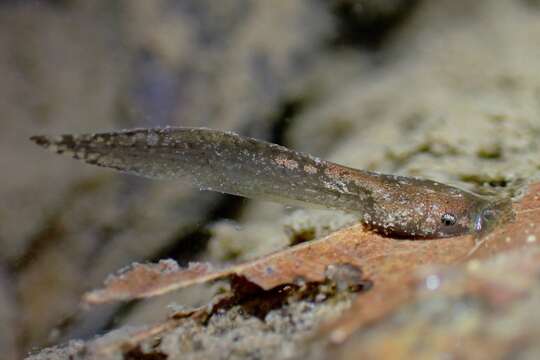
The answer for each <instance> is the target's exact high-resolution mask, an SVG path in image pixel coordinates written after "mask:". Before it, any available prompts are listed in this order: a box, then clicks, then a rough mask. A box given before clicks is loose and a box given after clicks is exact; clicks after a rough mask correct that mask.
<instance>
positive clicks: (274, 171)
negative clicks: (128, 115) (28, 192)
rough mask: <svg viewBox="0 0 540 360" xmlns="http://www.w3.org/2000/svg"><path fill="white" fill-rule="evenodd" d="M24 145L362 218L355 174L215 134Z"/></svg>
mask: <svg viewBox="0 0 540 360" xmlns="http://www.w3.org/2000/svg"><path fill="white" fill-rule="evenodd" d="M31 140H32V141H34V142H35V143H36V144H38V145H40V146H42V147H44V148H47V149H49V150H52V151H54V152H57V153H63V154H67V155H71V156H73V157H74V158H76V159H80V160H83V161H85V162H87V163H89V164H93V165H98V166H103V167H108V168H113V169H116V170H119V171H123V172H127V173H132V174H137V175H140V176H144V177H147V178H154V179H180V180H184V181H187V182H189V183H191V184H193V185H194V186H196V187H198V188H199V189H201V190H213V191H219V192H223V193H229V194H234V195H240V196H244V197H248V198H257V199H268V200H276V201H279V202H282V203H289V204H301V205H303V206H313V205H318V206H322V207H325V208H334V209H341V210H347V211H357V212H364V211H365V210H366V208H365V206H366V205H367V203H368V202H369V197H370V192H369V189H367V188H365V187H363V186H362V185H361V184H362V181H351V178H354V177H360V178H361V177H362V176H365V174H364V173H363V172H361V171H359V170H354V169H350V168H347V167H344V166H340V165H337V164H333V163H330V162H326V161H323V160H320V159H318V158H315V157H313V156H311V155H309V154H304V153H300V152H297V151H294V150H291V149H288V148H285V147H283V146H279V145H276V144H272V143H268V142H265V141H260V140H256V139H252V138H247V137H243V136H240V135H237V134H234V133H230V132H223V131H219V130H211V129H204V128H163V129H134V130H126V131H119V132H109V133H98V134H87V135H62V136H57V137H50V136H33V137H32V138H31ZM368 177H369V176H368Z"/></svg>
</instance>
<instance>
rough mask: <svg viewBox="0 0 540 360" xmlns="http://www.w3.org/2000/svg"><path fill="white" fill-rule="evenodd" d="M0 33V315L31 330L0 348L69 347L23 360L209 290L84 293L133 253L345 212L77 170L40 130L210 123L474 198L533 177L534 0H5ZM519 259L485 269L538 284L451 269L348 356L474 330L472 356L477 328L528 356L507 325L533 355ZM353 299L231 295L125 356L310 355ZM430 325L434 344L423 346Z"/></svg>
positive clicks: (294, 233) (323, 229) (251, 234)
mask: <svg viewBox="0 0 540 360" xmlns="http://www.w3.org/2000/svg"><path fill="white" fill-rule="evenodd" d="M0 29H2V31H0V55H1V56H0V74H1V76H2V79H3V81H2V84H3V85H0V115H1V117H0V118H1V120H0V129H1V130H2V131H0V150H1V152H2V154H3V155H2V156H1V157H0V167H1V168H2V169H3V171H2V180H3V181H2V186H1V188H0V199H1V204H0V246H1V249H2V251H1V252H0V261H1V262H2V267H5V268H6V269H7V270H6V271H3V272H2V273H3V274H4V275H2V279H4V278H5V279H6V281H4V280H2V281H1V282H0V301H2V303H4V302H5V303H6V304H12V305H6V306H5V307H4V306H2V311H3V312H0V318H1V319H4V318H6V319H9V320H6V322H4V321H3V326H5V324H12V325H9V326H12V327H13V332H12V334H13V333H17V334H20V335H17V336H16V338H17V339H16V341H14V340H13V337H12V336H11V335H10V336H4V334H5V332H4V331H0V334H1V335H0V345H1V346H2V348H3V349H2V350H4V348H5V349H8V350H9V351H12V353H13V354H14V355H13V357H15V354H17V353H18V354H25V353H26V352H27V351H29V350H30V349H34V350H38V349H42V348H44V347H45V346H47V345H57V344H59V345H60V347H59V348H48V349H45V350H42V351H41V352H37V353H36V354H35V355H33V356H32V357H31V358H33V359H47V358H60V359H62V358H66V359H67V358H69V357H70V356H74V357H75V358H87V357H88V356H89V355H88V352H87V351H86V350H85V346H84V342H83V341H81V340H76V341H72V342H68V341H69V340H74V339H83V340H86V339H89V338H91V337H93V336H95V335H97V334H104V333H106V332H107V331H109V330H112V329H115V328H117V327H119V326H121V325H130V326H143V325H147V324H150V323H153V322H154V321H156V320H160V319H161V318H163V316H164V314H165V313H167V309H166V304H167V303H168V302H175V303H178V304H182V305H185V306H195V305H202V304H205V303H206V302H207V301H208V299H209V294H211V293H213V291H214V290H215V289H212V288H207V287H206V288H204V287H203V288H194V289H186V290H181V291H179V292H177V293H175V294H174V296H170V297H169V296H168V297H166V298H165V299H153V300H148V301H145V302H138V303H131V304H129V305H116V306H111V307H98V308H94V309H92V310H90V311H81V310H80V308H79V301H80V297H81V294H82V293H83V292H84V291H86V290H88V289H90V288H94V287H96V286H97V285H98V284H100V283H101V282H102V280H103V279H104V278H105V277H106V276H107V274H110V273H112V272H114V271H116V270H118V269H119V268H122V267H124V266H126V265H129V264H130V263H132V262H133V261H147V260H158V259H160V258H169V257H172V258H174V259H176V260H177V261H179V262H180V263H181V264H185V263H186V262H187V261H189V260H207V261H211V262H214V263H221V262H227V261H231V260H236V261H237V260H245V259H250V258H253V257H254V256H260V255H262V254H265V253H268V252H270V251H273V250H277V249H280V248H284V247H286V246H288V245H291V244H295V243H300V242H304V241H309V240H311V239H313V238H319V237H321V236H323V235H326V234H328V233H329V232H331V231H333V230H335V229H337V228H339V227H342V226H344V225H346V224H350V223H351V222H353V221H354V218H351V217H350V215H343V214H339V213H323V215H321V213H320V212H319V211H312V210H309V209H307V210H301V211H300V212H292V211H291V209H285V210H284V209H283V207H282V206H280V205H275V204H269V203H264V202H257V201H251V202H248V201H244V200H238V199H236V198H232V197H224V196H221V195H218V194H214V193H201V192H197V191H194V190H192V189H191V188H189V187H186V186H183V185H181V184H177V183H173V182H153V181H146V180H142V179H138V178H134V177H130V176H127V175H122V174H115V173H112V172H109V171H107V170H102V169H96V168H92V167H88V166H84V165H82V164H78V163H76V162H73V161H70V160H68V159H65V158H60V157H55V156H52V155H51V154H49V153H46V152H43V151H41V150H40V149H38V148H37V147H35V145H33V144H31V143H30V142H29V141H28V140H27V139H28V137H29V136H31V135H35V134H40V133H50V134H57V133H81V132H96V131H102V130H114V129H122V128H130V127H141V126H144V127H150V126H164V125H175V126H208V127H212V128H220V129H226V130H235V131H238V132H241V133H243V134H247V135H252V136H256V137H259V138H263V139H267V140H273V141H279V142H281V143H283V144H285V145H287V146H290V147H293V148H295V149H297V150H301V151H307V152H310V153H313V154H314V155H318V156H322V157H324V158H327V159H329V160H333V161H337V162H339V163H342V164H346V165H350V166H354V167H358V168H363V169H368V170H378V171H383V172H390V173H399V174H404V175H417V176H424V177H430V178H433V179H435V180H439V181H443V182H447V183H451V184H454V185H459V186H461V187H465V188H468V189H475V190H477V191H482V192H492V191H497V192H502V193H508V194H510V195H512V194H514V193H515V190H514V189H516V188H518V187H519V185H520V184H521V182H522V181H528V180H532V179H537V178H538V169H539V167H540V154H539V152H540V146H539V145H540V143H539V142H540V140H539V139H540V137H539V136H538V134H539V133H540V65H539V63H538V61H537V59H538V58H540V50H539V49H540V43H539V42H540V40H539V39H540V11H539V10H538V5H537V4H536V3H535V2H534V1H501V2H497V1H488V0H486V1H479V2H474V3H471V2H466V1H438V2H416V1H383V2H372V1H360V0H358V1H345V0H340V1H294V2H290V1H274V2H265V1H255V0H227V1H222V2H220V5H219V6H216V5H215V2H213V1H195V0H193V1H191V0H185V1H184V0H182V1H168V0H159V1H152V2H148V1H142V0H141V1H120V2H117V3H115V4H114V5H113V4H111V3H110V2H107V1H95V2H91V3H88V2H79V1H63V2H54V1H39V2H35V1H32V2H24V1H11V2H6V3H5V4H2V5H1V6H0ZM359 32H361V33H359ZM366 34H370V36H367V37H366ZM520 261H521V259H520V256H519V255H515V254H508V255H504V254H503V255H499V257H497V258H496V259H492V260H486V263H485V264H484V263H481V264H480V265H478V268H477V270H475V271H478V272H480V274H481V275H482V276H484V275H483V274H497V273H500V272H502V274H503V275H504V274H507V276H501V277H498V278H497V279H494V280H493V281H495V282H496V283H497V285H496V286H497V287H501V288H505V289H506V288H507V287H511V288H512V285H513V284H514V285H515V286H517V287H518V288H519V289H518V290H519V291H517V293H520V294H521V293H522V292H523V291H525V292H526V293H529V295H530V297H528V298H521V297H519V299H518V300H507V301H506V302H505V304H504V306H503V307H500V306H498V305H497V306H495V308H496V311H494V310H493V309H494V308H493V307H492V305H489V304H491V303H490V301H491V300H490V298H489V296H491V295H489V296H488V299H487V300H486V298H485V297H484V298H481V299H480V300H478V298H474V299H473V300H472V302H467V304H465V305H466V306H465V305H464V301H465V300H463V299H462V298H460V296H459V294H462V293H465V292H464V291H463V289H464V288H467V286H470V284H469V283H468V281H470V280H468V279H470V276H471V274H470V271H472V270H471V269H470V268H469V269H468V268H467V267H465V266H464V267H457V268H456V269H452V270H448V271H449V272H450V273H451V274H452V276H451V277H452V279H453V280H452V282H451V285H449V286H451V287H453V289H454V290H452V291H450V290H449V292H446V290H444V291H440V292H429V294H435V295H434V296H433V295H429V294H428V295H426V298H425V299H423V300H422V301H419V302H417V303H413V304H410V305H408V306H407V307H405V308H403V309H400V310H399V312H398V313H397V314H396V315H394V316H392V317H390V318H389V319H386V320H384V321H383V322H382V323H380V324H376V325H375V326H374V327H373V328H372V329H370V331H369V332H367V333H362V334H357V335H355V337H354V338H353V339H354V340H351V342H349V343H346V344H345V345H343V347H342V348H340V349H337V353H338V354H339V357H340V358H348V357H350V356H353V354H356V351H357V350H358V349H359V348H358V347H355V346H360V345H358V344H362V346H360V348H362V349H363V351H365V354H366V356H376V355H378V354H381V353H382V352H383V351H385V349H388V346H390V345H388V344H389V342H388V341H389V339H393V342H392V346H391V348H392V349H394V351H395V353H390V354H410V355H411V356H412V355H415V356H417V355H426V354H428V355H432V354H434V355H436V354H440V353H441V352H445V353H446V352H448V351H449V347H451V344H450V343H444V342H439V341H438V340H437V339H440V338H442V337H443V335H444V336H446V335H452V336H454V337H456V338H459V339H464V338H466V342H464V343H463V344H464V345H463V347H462V348H461V349H465V350H463V351H467V349H470V351H471V352H469V353H467V352H465V353H461V352H460V353H459V354H460V355H463V356H473V355H478V354H480V352H479V351H480V350H482V347H480V346H479V345H478V344H481V343H485V342H486V341H487V342H488V343H497V344H498V346H499V347H501V351H503V350H504V353H507V354H518V353H519V352H517V350H512V349H511V346H512V344H511V343H505V342H500V341H498V340H497V339H500V337H501V336H503V335H501V334H502V333H503V332H505V331H506V332H505V334H507V335H508V334H509V336H511V338H512V339H517V340H516V341H519V342H520V343H522V344H525V345H527V346H523V350H522V352H520V353H519V354H522V355H523V356H524V357H527V356H530V357H534V356H535V355H538V349H537V348H535V346H534V343H533V342H532V341H529V340H531V339H534V336H533V335H534V334H536V333H537V332H538V326H537V325H536V324H538V321H532V320H533V319H532V318H530V319H529V320H527V319H526V316H524V314H527V313H530V312H531V311H533V310H530V309H533V307H534V299H536V295H535V294H536V293H535V292H536V289H537V288H538V284H537V281H536V280H535V279H536V278H535V277H534V276H533V275H531V276H528V275H527V274H528V273H526V272H525V273H524V274H522V273H516V274H515V276H509V275H508V274H509V273H508V272H505V271H506V270H505V269H513V268H514V265H516V264H518V263H519V262H520ZM445 271H447V270H445ZM532 273H533V272H531V274H532ZM516 279H519V281H518V280H516ZM486 281H487V280H486ZM489 283H490V284H491V280H490V281H489ZM5 284H7V285H5ZM445 289H446V288H445ZM512 289H513V288H512ZM513 291H514V290H512V291H510V292H511V293H512V294H513V293H514V292H513ZM449 294H450V295H449ZM456 294H458V295H456ZM482 296H484V295H482ZM4 299H6V300H4ZM13 299H16V300H13ZM512 299H514V298H512ZM527 299H528V300H527ZM497 301H498V300H497ZM486 303H488V305H489V306H486V305H485V304H486ZM349 304H350V298H349V297H348V296H345V295H344V296H341V297H340V296H336V297H335V298H332V297H331V298H330V299H329V300H327V301H312V300H300V301H292V302H291V303H290V304H286V305H283V307H282V308H280V309H277V310H273V311H271V312H269V313H268V314H267V315H266V317H265V318H263V319H260V318H256V317H253V316H252V315H250V314H245V313H242V311H240V310H239V309H237V308H233V309H232V310H229V311H226V312H225V313H223V314H219V315H215V316H214V317H212V318H211V319H210V320H209V321H208V323H207V324H206V325H205V326H202V325H200V324H196V323H190V322H186V323H185V325H183V326H181V327H178V328H176V329H174V330H172V331H170V332H167V333H166V334H164V335H163V336H162V337H160V339H159V341H157V342H149V343H145V344H143V346H142V347H141V348H139V349H135V350H131V351H132V352H131V353H129V354H124V355H125V358H137V356H139V357H143V356H154V357H155V358H168V359H175V358H179V357H180V355H182V357H183V358H184V357H187V358H194V359H197V358H245V357H252V358H301V357H302V356H304V355H305V354H307V353H311V352H312V351H313V349H320V347H318V346H319V345H320V344H318V343H317V342H309V343H306V342H304V340H305V339H307V338H309V336H310V335H311V334H313V331H314V330H315V329H316V328H317V326H318V325H319V324H321V323H322V322H323V321H325V320H328V319H331V318H335V317H336V316H338V315H339V314H340V313H342V311H344V310H345V309H346V308H347V307H348V306H349ZM424 305H425V306H424ZM6 309H8V310H9V311H5V310H6ZM448 309H451V310H448ZM464 309H465V310H464ZM448 311H450V312H451V314H448ZM4 313H6V314H7V315H6V316H7V317H4ZM453 315H456V316H453ZM457 315H459V316H457ZM448 319H451V320H452V321H446V320H448ZM505 324H512V326H510V327H508V326H506V325H505ZM484 326H487V327H488V328H489V329H490V330H489V332H482V331H481V329H482V328H483V327H484ZM434 329H435V330H436V331H433V330H434ZM505 329H506V330H505ZM419 333H422V334H428V333H429V334H431V336H432V337H433V339H432V340H429V341H428V339H426V340H425V341H424V342H422V344H420V345H419V343H418V341H419V340H414V341H413V340H411V339H413V338H414V339H417V338H418V336H419V335H418V334H419ZM125 334H126V330H125V329H124V328H121V329H120V330H117V331H116V332H114V333H110V334H107V335H105V337H104V339H107V337H111V336H125ZM437 336H440V338H437ZM407 339H409V340H407ZM430 339H431V338H430ZM430 343H435V344H439V345H429V344H430ZM426 344H427V345H426ZM445 344H446V345H445ZM460 351H461V350H460ZM144 354H146V355H144ZM318 355H321V356H322V357H325V356H327V355H328V353H326V351H320V352H319V353H318ZM120 356H121V355H120V354H119V353H115V354H112V355H111V358H120ZM328 356H333V355H328ZM389 356H390V355H389Z"/></svg>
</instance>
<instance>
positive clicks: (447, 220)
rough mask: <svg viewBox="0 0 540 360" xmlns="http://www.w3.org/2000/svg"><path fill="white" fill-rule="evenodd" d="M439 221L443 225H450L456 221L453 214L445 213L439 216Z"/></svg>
mask: <svg viewBox="0 0 540 360" xmlns="http://www.w3.org/2000/svg"><path fill="white" fill-rule="evenodd" d="M441 222H442V223H443V225H446V226H451V225H454V224H455V223H456V216H455V215H453V214H449V213H446V214H444V215H443V216H442V217H441Z"/></svg>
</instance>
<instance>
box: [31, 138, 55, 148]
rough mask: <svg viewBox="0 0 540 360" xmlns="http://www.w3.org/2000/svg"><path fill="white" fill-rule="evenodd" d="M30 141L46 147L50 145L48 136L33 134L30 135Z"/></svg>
mask: <svg viewBox="0 0 540 360" xmlns="http://www.w3.org/2000/svg"><path fill="white" fill-rule="evenodd" d="M30 141H33V142H34V143H36V144H37V145H39V146H41V147H44V148H48V147H50V146H51V143H52V142H51V139H50V138H49V137H48V136H43V135H34V136H31V137H30Z"/></svg>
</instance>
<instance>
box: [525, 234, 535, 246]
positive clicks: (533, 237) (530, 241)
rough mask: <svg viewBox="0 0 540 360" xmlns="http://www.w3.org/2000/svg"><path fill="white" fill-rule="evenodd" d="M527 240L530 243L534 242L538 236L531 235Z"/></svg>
mask: <svg viewBox="0 0 540 360" xmlns="http://www.w3.org/2000/svg"><path fill="white" fill-rule="evenodd" d="M527 242H528V243H529V244H530V243H533V242H536V236H534V235H529V236H527Z"/></svg>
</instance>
